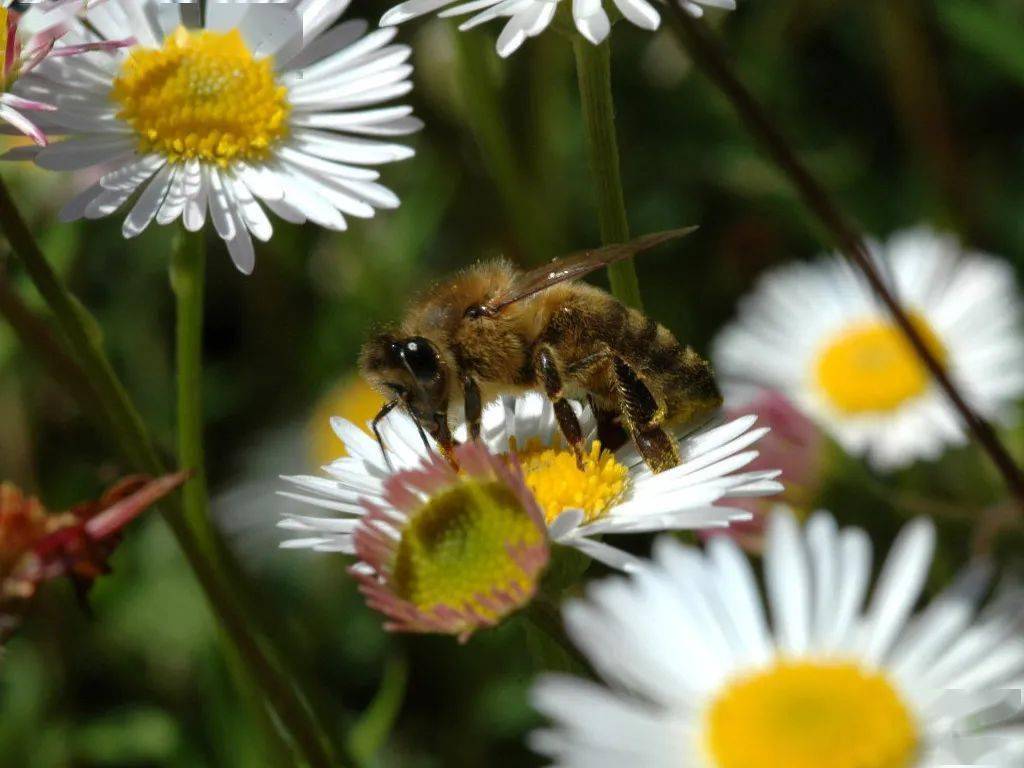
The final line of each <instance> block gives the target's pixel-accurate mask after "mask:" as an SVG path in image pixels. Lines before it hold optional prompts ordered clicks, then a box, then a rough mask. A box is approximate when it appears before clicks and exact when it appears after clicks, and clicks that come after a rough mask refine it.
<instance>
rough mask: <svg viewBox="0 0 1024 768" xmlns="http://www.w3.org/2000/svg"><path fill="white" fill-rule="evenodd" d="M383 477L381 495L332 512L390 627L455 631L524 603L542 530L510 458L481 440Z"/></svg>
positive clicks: (542, 545)
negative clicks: (346, 512)
mask: <svg viewBox="0 0 1024 768" xmlns="http://www.w3.org/2000/svg"><path fill="white" fill-rule="evenodd" d="M456 458H457V460H458V462H459V465H460V469H461V471H460V472H456V471H455V470H454V469H452V467H451V466H449V464H448V463H447V462H445V461H443V460H441V459H440V458H435V459H434V460H433V461H430V462H427V463H425V464H423V465H421V466H420V467H418V468H416V469H408V470H405V471H402V472H398V473H396V474H394V475H392V476H390V477H389V478H388V479H387V480H386V482H385V483H384V502H385V503H384V504H380V505H378V504H375V503H373V502H371V501H367V500H364V501H362V502H361V505H362V508H363V512H364V514H363V515H361V516H360V517H359V518H357V519H355V520H346V521H336V522H337V523H338V524H339V525H344V526H345V527H346V528H348V529H349V530H350V531H351V533H352V540H353V541H354V544H355V554H356V557H357V558H358V562H357V563H355V564H354V565H352V566H351V568H350V572H351V573H352V574H353V575H354V576H355V577H356V579H358V581H359V589H360V591H361V592H362V593H363V594H364V595H365V596H366V602H367V604H368V605H369V606H370V607H371V608H373V609H375V610H377V611H380V612H381V613H382V614H384V615H385V616H386V617H387V623H386V624H385V628H386V629H388V630H389V631H395V632H428V633H440V634H448V635H456V636H458V638H459V640H460V641H462V642H465V641H466V640H468V639H469V637H470V635H472V634H473V633H474V632H475V631H476V630H478V629H482V628H485V627H491V626H494V625H496V624H498V623H500V622H501V621H502V620H503V619H504V618H505V617H507V616H508V615H509V614H511V613H513V612H514V611H516V610H517V609H519V608H521V607H522V606H524V605H526V604H527V603H529V601H530V600H531V599H532V598H533V595H534V593H535V592H536V589H537V582H538V579H539V577H540V574H541V572H542V571H543V570H544V567H545V566H546V565H547V562H548V554H549V548H548V536H547V529H546V527H545V525H544V517H543V515H542V514H541V511H540V508H539V507H538V506H537V502H536V501H535V500H534V498H533V495H532V494H531V493H530V491H529V490H528V489H527V487H526V484H525V483H524V481H523V474H522V471H521V470H520V468H519V465H518V464H517V463H509V462H508V461H507V460H505V459H503V458H501V457H498V456H495V455H493V454H492V453H490V452H489V451H488V450H487V448H486V447H484V446H483V445H482V444H479V443H477V444H471V445H463V446H460V447H459V448H458V449H457V451H456Z"/></svg>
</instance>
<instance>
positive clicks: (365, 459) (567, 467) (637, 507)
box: [280, 393, 782, 569]
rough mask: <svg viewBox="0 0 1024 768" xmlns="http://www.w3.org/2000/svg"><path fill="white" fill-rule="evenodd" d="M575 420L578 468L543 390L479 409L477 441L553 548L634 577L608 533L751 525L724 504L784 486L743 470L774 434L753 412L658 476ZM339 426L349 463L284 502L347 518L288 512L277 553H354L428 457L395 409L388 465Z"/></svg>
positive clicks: (690, 440) (365, 439)
mask: <svg viewBox="0 0 1024 768" xmlns="http://www.w3.org/2000/svg"><path fill="white" fill-rule="evenodd" d="M577 412H578V414H579V416H580V420H581V425H582V427H583V431H584V435H585V444H586V451H587V459H586V461H585V465H584V470H583V471H582V472H581V471H580V470H579V469H578V468H577V466H576V461H575V458H574V456H573V454H572V452H571V451H569V450H568V449H566V448H565V446H564V444H563V442H562V438H561V433H560V432H559V430H558V426H557V424H556V422H555V417H554V412H553V409H552V407H551V403H550V402H549V401H548V400H547V399H546V398H544V397H543V396H541V395H539V394H536V393H528V394H526V395H523V396H520V397H505V398H502V399H500V400H498V401H495V402H493V403H491V404H490V405H489V406H488V407H487V408H485V409H484V414H483V424H482V433H481V437H482V438H483V441H484V443H485V444H486V445H487V447H488V448H489V449H490V450H491V451H492V452H493V453H496V454H510V453H511V454H514V455H515V456H516V457H517V459H518V461H519V463H520V465H521V466H522V469H523V474H524V477H525V481H526V485H527V487H528V488H529V489H530V491H531V492H532V493H533V495H534V497H535V498H536V500H537V503H538V505H539V506H540V509H541V510H542V512H543V514H544V517H545V520H546V522H547V524H548V529H549V535H550V537H551V539H552V540H553V541H555V542H557V543H559V544H562V545H565V546H570V547H574V548H576V549H578V550H580V551H582V552H584V553H586V554H587V555H589V556H591V557H593V558H595V559H597V560H600V561H601V562H604V563H606V564H607V565H610V566H612V567H615V568H625V569H628V568H629V567H630V566H631V565H632V564H634V563H635V559H634V558H633V557H632V556H630V555H628V554H627V553H625V552H622V551H621V550H619V549H616V548H614V547H612V546H609V545H608V544H605V543H604V542H602V541H599V540H598V537H600V536H603V535H604V534H615V533H646V532H651V531H664V530H676V529H707V528H716V527H725V526H727V525H728V524H729V523H730V522H732V521H738V520H749V519H750V517H751V515H750V513H749V512H747V511H745V510H742V509H736V508H732V507H729V506H727V503H728V500H729V499H730V498H732V499H738V498H743V497H750V496H763V495H767V494H772V493H777V492H778V491H780V490H782V486H781V485H780V484H779V483H778V482H777V481H776V480H775V478H776V477H777V476H778V475H779V472H778V471H772V470H767V471H756V472H741V471H740V470H742V469H743V468H744V467H745V466H746V465H747V464H749V463H750V462H752V461H753V460H754V459H755V458H756V457H757V455H758V453H757V451H756V450H751V446H752V445H753V444H754V443H756V442H757V441H758V440H759V439H760V438H761V437H762V436H763V435H764V434H765V432H767V430H766V429H753V426H754V422H755V420H756V417H754V416H745V417H742V418H738V419H735V420H733V421H730V422H729V423H727V424H724V425H721V426H717V427H712V428H707V429H704V430H702V431H700V432H698V433H696V434H692V435H688V436H685V437H682V438H681V439H680V440H679V446H680V452H681V455H682V457H683V463H682V464H680V465H679V466H678V467H675V468H674V469H671V470H668V471H666V472H662V473H661V474H658V475H653V474H652V473H651V471H650V470H649V469H648V468H647V466H646V465H645V464H644V463H643V461H642V460H641V458H640V455H639V454H638V453H637V452H636V449H635V448H633V446H632V444H627V445H626V446H624V447H623V448H621V449H620V450H618V451H616V452H615V453H612V452H610V451H606V450H603V449H602V448H601V445H600V443H599V442H598V441H597V439H596V422H595V420H594V417H593V415H592V414H591V412H590V410H589V408H584V407H581V406H578V405H577ZM332 426H333V428H334V431H335V433H336V434H337V435H338V438H339V439H340V440H341V441H342V443H344V445H345V448H346V450H347V452H348V455H347V456H345V457H343V458H340V459H338V460H337V461H335V462H333V463H331V464H328V465H327V466H325V467H324V472H325V473H326V474H327V477H310V476H297V477H287V478H285V479H286V480H288V481H289V482H291V483H293V484H294V485H295V486H297V487H298V488H299V489H300V492H299V493H285V494H284V495H285V496H289V497H291V498H297V499H300V500H303V501H306V502H309V503H310V504H313V505H315V506H319V507H322V508H325V509H329V510H333V511H334V512H337V513H340V515H341V516H340V517H323V516H312V515H287V516H285V518H284V519H283V520H282V521H281V523H280V526H281V527H282V528H285V529H288V530H291V531H296V532H297V533H298V534H299V538H296V539H292V540H290V541H285V542H284V543H283V545H282V546H285V547H310V548H313V549H317V550H321V551H337V552H345V553H348V554H352V553H353V551H354V550H353V542H352V526H353V520H354V519H356V518H359V517H360V516H362V515H363V514H364V512H365V508H366V504H367V503H370V504H373V505H375V506H377V507H380V506H386V501H385V499H384V493H383V491H384V486H385V483H386V480H387V478H388V477H389V476H391V475H392V474H394V473H395V472H398V471H401V470H403V469H412V468H415V467H419V466H421V465H422V464H423V463H425V462H426V461H427V460H429V459H430V453H428V451H427V448H426V446H425V445H424V444H423V441H422V439H421V437H420V434H419V432H418V430H417V429H416V425H415V423H414V422H413V420H412V419H411V418H409V417H408V416H406V415H405V414H403V413H401V412H399V411H393V412H392V414H391V416H390V417H389V418H388V419H387V420H386V421H385V422H384V423H383V425H382V436H383V438H384V445H385V449H384V450H385V451H386V452H387V458H385V456H384V454H383V453H382V450H381V446H380V445H379V444H378V443H377V442H376V441H375V440H374V439H372V438H371V437H369V436H368V435H367V433H366V432H364V431H363V430H361V429H359V428H358V427H357V426H355V425H354V424H352V423H351V422H348V421H345V420H343V419H334V420H333V421H332ZM455 437H456V439H457V440H459V441H462V440H465V438H466V428H465V425H462V426H460V427H459V428H458V429H457V430H455ZM389 464H390V466H389Z"/></svg>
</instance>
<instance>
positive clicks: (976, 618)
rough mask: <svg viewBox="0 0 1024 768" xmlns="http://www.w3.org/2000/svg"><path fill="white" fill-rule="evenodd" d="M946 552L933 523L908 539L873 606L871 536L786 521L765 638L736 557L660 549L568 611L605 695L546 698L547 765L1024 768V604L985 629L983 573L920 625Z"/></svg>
mask: <svg viewBox="0 0 1024 768" xmlns="http://www.w3.org/2000/svg"><path fill="white" fill-rule="evenodd" d="M934 542H935V531H934V528H933V527H932V525H931V523H930V522H928V521H926V520H923V519H920V520H916V521H913V522H912V523H910V524H909V525H907V526H906V527H905V528H904V529H903V531H902V532H901V533H900V535H899V536H898V538H897V540H896V541H895V543H894V544H893V547H892V550H891V552H890V554H889V557H888V559H887V560H886V562H885V563H884V565H883V567H882V569H881V573H880V575H879V578H878V582H877V584H876V586H875V588H874V593H873V595H872V596H871V598H870V600H866V596H867V593H868V586H869V581H870V574H871V543H870V540H869V538H868V537H867V534H866V533H865V532H864V531H862V530H859V529H842V530H841V529H839V528H838V526H837V525H836V522H835V520H834V519H833V518H832V517H831V516H830V515H828V514H826V513H817V514H816V515H814V517H812V519H811V520H810V521H809V522H808V524H807V526H806V528H805V529H804V530H803V531H801V529H800V527H799V524H798V523H797V521H796V519H795V517H793V515H792V514H791V513H790V512H789V511H787V510H783V509H780V510H779V511H777V512H776V513H775V514H774V515H773V517H772V519H771V521H770V523H769V531H768V546H767V550H766V554H765V566H764V567H765V574H764V576H765V585H766V590H767V594H768V604H769V609H770V610H769V616H770V621H769V616H766V614H765V610H764V608H763V607H762V598H761V595H760V593H759V589H758V587H757V580H756V579H755V575H754V572H753V569H752V568H751V566H750V564H749V563H748V561H747V559H746V557H745V556H744V555H743V554H742V553H741V552H740V551H739V549H738V548H737V547H736V545H735V544H734V543H733V542H731V541H729V540H728V539H725V538H718V539H715V540H714V541H712V542H711V543H710V544H709V545H708V548H707V550H706V551H705V552H703V553H702V552H701V551H699V550H697V549H693V548H690V547H684V546H682V545H681V544H679V543H678V542H677V541H675V540H672V539H670V538H668V537H664V538H662V539H660V540H659V541H658V542H656V544H655V556H654V560H653V562H652V563H651V564H650V565H649V566H648V567H646V568H644V569H643V570H641V571H639V572H637V573H635V574H632V575H631V576H630V577H629V578H628V579H626V578H622V577H620V578H616V579H611V580H608V581H605V582H603V583H599V584H595V585H592V586H591V587H590V589H589V590H588V593H587V597H586V599H585V600H578V601H573V602H570V603H569V604H567V605H566V607H565V609H564V616H565V620H566V628H567V631H568V632H569V635H570V636H571V638H572V639H573V640H574V642H575V643H576V645H577V646H578V647H579V648H580V649H581V650H582V651H583V653H584V654H585V655H586V656H587V657H588V659H589V660H590V662H591V663H592V665H593V667H594V669H595V670H596V671H597V673H598V674H599V675H600V677H601V678H602V679H603V680H604V681H605V683H606V685H601V684H598V683H591V682H585V681H583V680H579V679H576V678H572V677H564V676H548V677H545V678H542V679H541V681H540V682H539V683H538V685H537V686H536V687H535V689H534V693H533V698H534V702H535V705H536V707H537V708H538V709H539V710H540V711H541V712H542V713H543V714H544V715H546V716H547V717H548V718H550V719H551V721H552V723H553V725H552V727H550V728H549V729H547V730H542V731H540V732H537V733H535V734H533V736H532V745H533V747H534V749H536V750H537V751H538V752H541V753H542V754H545V755H547V756H549V757H550V758H552V759H553V761H554V764H555V765H558V766H563V767H564V768H575V767H576V766H579V768H584V767H585V768H617V767H618V766H622V765H638V766H639V765H642V766H644V768H679V767H680V766H687V767H690V768H780V767H781V766H785V768H942V767H943V766H951V765H961V766H967V765H977V766H987V767H988V768H1010V767H1011V766H1018V765H1020V764H1021V760H1022V758H1024V739H1022V738H1021V736H1022V731H1021V726H1020V722H1019V721H1018V722H1017V724H1016V725H1013V724H1012V722H1007V719H1008V718H1009V719H1012V717H1011V716H1012V715H1013V714H1014V713H1015V712H1016V714H1018V715H1019V714H1020V713H1021V701H1020V695H1021V690H1020V689H1021V687H1022V686H1024V635H1022V634H1021V628H1022V626H1024V590H1022V589H1021V588H1020V586H1012V587H1009V588H1007V589H1005V590H1002V592H1001V594H999V595H997V597H996V598H994V599H993V601H992V602H991V603H990V604H989V605H988V607H987V608H986V609H985V610H983V611H981V612H980V613H979V612H978V604H979V600H980V597H981V596H982V595H983V594H984V593H985V591H986V587H987V582H988V578H989V569H988V568H987V567H986V566H984V565H978V566H976V567H972V568H970V569H968V570H967V571H966V572H965V573H964V574H963V575H962V576H961V577H960V578H959V579H958V580H957V581H956V582H955V583H954V584H953V585H952V586H950V587H949V588H948V589H947V590H946V591H945V592H943V593H941V594H940V595H939V596H938V597H937V598H936V599H935V600H934V601H932V603H931V604H930V605H929V606H928V607H927V608H926V609H925V610H924V611H923V612H922V613H920V614H917V615H916V616H912V612H913V610H914V606H915V604H916V603H917V600H918V598H919V597H920V594H921V591H922V588H923V586H924V583H925V579H926V577H927V574H928V570H929V566H930V563H931V557H932V552H933V548H934ZM865 602H866V603H867V604H866V606H865ZM1014 697H1015V698H1016V700H1014Z"/></svg>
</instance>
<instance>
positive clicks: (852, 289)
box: [713, 229, 1024, 469]
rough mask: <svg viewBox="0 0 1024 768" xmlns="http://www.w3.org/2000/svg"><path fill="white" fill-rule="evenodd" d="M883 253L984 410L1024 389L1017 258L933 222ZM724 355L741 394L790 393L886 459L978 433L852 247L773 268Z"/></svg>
mask: <svg viewBox="0 0 1024 768" xmlns="http://www.w3.org/2000/svg"><path fill="white" fill-rule="evenodd" d="M872 249H873V254H874V257H875V258H876V260H877V261H878V263H879V265H880V267H881V268H882V270H883V273H888V274H889V275H890V279H891V283H892V285H893V286H894V289H895V291H896V294H897V295H898V296H899V298H900V300H901V301H902V302H903V304H904V306H905V307H906V308H907V309H908V311H909V312H910V313H911V317H912V319H913V322H914V323H915V324H916V326H917V328H918V330H919V331H920V332H921V334H922V335H923V336H924V338H925V339H926V340H927V342H928V344H929V345H930V347H931V349H932V350H933V351H934V353H935V354H936V356H937V357H938V358H939V359H940V360H941V361H942V362H944V363H945V365H946V367H947V370H948V371H949V374H950V376H951V378H952V379H953V381H954V382H955V383H956V384H957V386H958V387H959V388H960V391H961V392H963V394H964V396H965V398H966V399H967V401H968V402H969V403H970V404H971V405H972V406H973V407H974V408H975V409H976V410H977V411H978V412H979V413H980V414H981V415H982V416H984V417H986V418H992V419H1001V420H1006V419H1007V418H1008V417H1009V416H1011V415H1012V413H1013V410H1014V409H1013V406H1014V404H1015V401H1016V400H1017V399H1018V398H1019V397H1020V395H1021V394H1022V393H1024V337H1022V335H1021V317H1022V311H1021V307H1022V305H1021V301H1020V296H1019V293H1018V290H1017V287H1016V285H1015V282H1014V275H1013V270H1012V269H1011V267H1010V265H1009V264H1007V263H1005V262H1003V261H1001V260H999V259H996V258H994V257H991V256H988V255H985V254H982V253H975V252H968V253H963V252H962V251H961V249H960V247H959V246H958V244H957V242H956V240H954V239H953V238H951V237H948V236H945V235H941V234H937V233H935V232H933V231H931V230H928V229H916V230H910V231H907V232H902V233H900V234H897V235H894V236H893V237H892V238H891V239H890V240H889V242H888V243H887V244H885V245H884V246H878V245H874V246H872ZM713 358H714V361H715V364H716V368H717V370H718V373H719V375H720V376H721V379H722V384H723V388H724V389H725V390H726V392H727V393H728V396H729V397H731V398H735V399H738V400H740V401H741V402H742V401H745V400H746V399H747V398H749V397H752V396H754V395H755V394H756V393H757V392H758V391H760V390H762V389H771V390H775V391H777V392H780V393H782V394H784V395H785V396H786V397H788V398H789V399H790V400H791V401H792V402H793V403H795V404H796V405H797V406H798V407H800V408H801V409H802V410H803V411H804V412H805V413H807V414H808V415H809V416H810V417H811V418H812V419H814V420H815V421H817V422H818V423H819V424H820V425H821V426H822V427H823V428H824V429H826V430H827V431H829V432H830V433H831V434H832V435H833V437H835V439H836V440H837V441H838V442H839V443H840V444H841V445H842V446H843V448H844V449H846V450H847V451H849V452H850V453H855V454H866V455H867V458H868V459H869V460H870V462H871V463H872V464H873V465H874V466H876V467H877V468H879V469H891V468H896V467H900V466H902V465H906V464H908V463H910V462H912V461H913V460H915V459H918V458H935V457H937V456H938V455H939V454H940V453H941V452H942V450H943V448H944V447H945V446H946V445H947V444H951V443H952V444H959V443H963V442H964V440H965V436H964V431H963V428H962V426H961V424H960V421H959V418H958V416H957V413H956V412H955V410H954V409H953V407H952V406H951V405H950V404H949V402H948V401H947V399H946V397H945V395H944V394H943V393H942V391H941V390H940V389H939V388H938V386H937V385H936V384H935V383H934V382H933V380H932V378H931V376H930V375H929V374H928V372H927V370H926V369H925V367H924V365H923V364H922V363H921V362H920V361H919V360H918V358H917V356H916V355H915V354H914V352H913V350H912V349H911V347H910V345H909V342H907V341H906V340H905V339H904V337H903V336H902V334H901V333H900V332H899V330H898V329H897V328H896V327H895V325H894V324H893V323H892V321H891V320H890V319H889V316H888V315H887V313H886V312H885V310H884V309H883V308H882V307H881V306H879V304H878V303H877V301H876V300H875V298H874V296H873V294H872V293H871V290H870V289H869V287H868V286H867V285H866V284H865V283H864V282H863V281H862V280H861V279H860V277H859V275H858V274H855V273H854V271H853V270H852V268H851V267H849V266H848V265H847V264H846V262H844V261H843V260H841V259H840V258H838V257H830V258H823V259H821V260H820V261H818V262H817V263H813V264H789V265H786V266H784V267H781V268H779V269H776V270H773V271H771V272H769V273H768V274H766V275H765V276H764V277H762V279H761V281H760V283H759V285H758V287H757V288H756V289H755V290H754V292H753V293H752V294H751V295H750V296H748V297H747V298H745V299H744V300H743V302H742V303H741V305H740V313H739V319H738V320H737V321H736V322H735V323H734V324H733V325H731V326H729V327H728V328H726V330H725V331H723V332H722V333H721V334H720V336H719V338H718V339H717V340H716V343H715V345H714V351H713Z"/></svg>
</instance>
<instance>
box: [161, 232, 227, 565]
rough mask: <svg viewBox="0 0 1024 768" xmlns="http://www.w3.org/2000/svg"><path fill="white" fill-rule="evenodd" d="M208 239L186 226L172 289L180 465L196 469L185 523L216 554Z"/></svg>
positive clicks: (188, 489) (176, 255)
mask: <svg viewBox="0 0 1024 768" xmlns="http://www.w3.org/2000/svg"><path fill="white" fill-rule="evenodd" d="M205 265H206V243H205V241H204V239H203V233H202V232H197V233H190V232H186V231H184V230H182V232H181V234H180V235H179V237H178V241H177V243H176V245H175V248H174V252H173V254H172V256H171V268H170V274H171V289H172V290H173V291H174V297H175V302H176V310H177V323H176V325H175V335H176V346H175V350H176V352H175V353H176V356H177V357H176V359H177V368H178V371H177V375H178V464H179V466H181V467H182V468H186V469H191V470H192V471H193V472H194V473H195V474H194V476H193V478H192V482H190V483H189V484H188V485H187V486H186V487H185V489H184V493H183V502H184V511H185V523H186V524H187V525H188V527H189V529H190V530H191V532H192V535H193V537H194V538H195V539H196V540H197V541H198V542H199V545H200V546H201V547H202V548H203V549H204V552H205V554H206V556H207V557H208V558H212V557H214V556H215V555H216V553H217V546H216V544H215V538H216V533H215V531H214V529H213V525H212V523H211V522H210V510H209V503H208V501H207V493H206V470H205V466H204V458H203V398H202V376H203V369H202V355H203V291H204V279H205Z"/></svg>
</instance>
